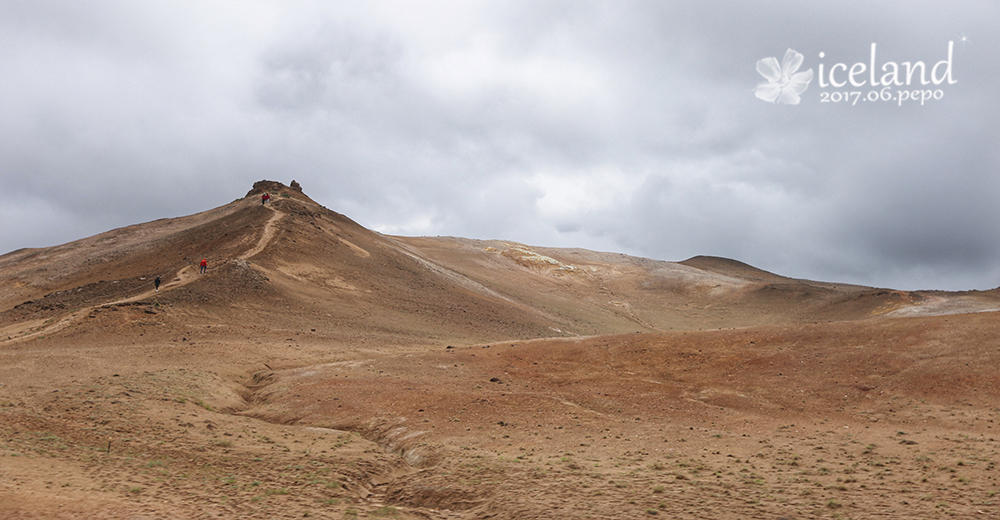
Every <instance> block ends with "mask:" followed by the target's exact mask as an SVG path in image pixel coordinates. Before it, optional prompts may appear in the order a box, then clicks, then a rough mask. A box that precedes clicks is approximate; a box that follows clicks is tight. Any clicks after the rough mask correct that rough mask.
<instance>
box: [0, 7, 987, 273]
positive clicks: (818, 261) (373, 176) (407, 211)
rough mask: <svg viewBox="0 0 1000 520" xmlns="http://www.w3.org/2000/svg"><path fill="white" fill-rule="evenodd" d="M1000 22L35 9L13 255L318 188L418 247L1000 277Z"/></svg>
mask: <svg viewBox="0 0 1000 520" xmlns="http://www.w3.org/2000/svg"><path fill="white" fill-rule="evenodd" d="M998 26H1000V2H996V1H985V0H984V1H957V2H951V3H948V4H944V3H940V2H920V1H918V2H912V1H907V2H903V1H888V2H878V3H870V2H860V1H847V2H839V3H836V4H825V3H819V2H798V1H778V2H769V3H767V4H765V5H759V4H753V3H733V2H698V3H691V2H660V1H627V2H598V1H591V2H587V1H579V2H577V1H573V2H569V1H562V2H555V1H550V2H546V1H541V2H539V1H532V2H527V1H503V2H458V1H449V2H425V3H420V4H419V5H417V4H413V3H411V2H404V1H384V2H366V3H364V5H354V4H352V3H346V2H332V3H331V2H320V1H315V2H313V1H289V2H280V3H268V2H218V3H211V4H204V3H201V2H189V1H177V2H173V1H172V2H158V1H150V2H124V1H102V2H75V1H51V2H47V1H19V0H18V1H7V2H3V3H2V4H0V75H2V77H3V78H4V79H3V81H2V83H0V85H2V86H0V133H2V138H0V181H2V182H3V186H4V198H3V200H4V202H3V204H2V205H0V222H2V225H0V254H2V253H6V252H9V251H13V250H16V249H19V248H23V247H42V246H51V245H56V244H59V243H64V242H68V241H71V240H75V239H79V238H83V237H86V236H90V235H93V234H96V233H100V232H103V231H107V230H109V229H112V228H116V227H121V226H126V225H130V224H136V223H141V222H147V221H150V220H155V219H157V218H164V217H176V216H182V215H187V214H191V213H195V212H199V211H203V210H206V209H210V208H213V207H216V206H219V205H222V204H225V203H227V202H229V201H231V200H233V198H234V197H238V196H242V195H243V194H244V193H246V190H247V189H248V187H249V186H250V185H251V184H252V183H253V182H254V181H256V180H260V179H273V180H279V181H281V182H284V183H286V184H287V183H288V182H290V181H291V180H292V179H295V180H297V181H298V182H300V183H301V184H302V186H303V187H304V189H305V191H306V193H308V194H309V195H310V197H312V198H313V199H314V200H316V201H318V202H320V203H321V204H323V205H324V206H327V207H329V208H331V209H334V210H336V211H338V212H340V213H344V214H346V215H348V216H349V217H351V218H352V219H354V220H356V221H358V222H359V223H360V224H362V225H364V226H366V227H369V228H371V229H374V230H376V231H380V232H384V233H389V234H402V235H452V236H462V237H468V238H479V239H493V238H496V239H507V240H514V241H517V242H522V243H526V244H531V245H537V246H552V247H581V248H587V249H593V250H601V251H615V252H623V253H627V254H631V255H637V256H643V257H649V258H655V259H660V260H673V261H677V260H683V259H686V258H689V257H692V256H696V255H714V256H722V257H728V258H734V259H737V260H740V261H743V262H746V263H749V264H752V265H754V266H757V267H760V268H762V269H766V270H768V271H771V272H775V273H778V274H782V275H785V276H791V277H796V278H808V279H814V280H824V281H835V282H848V283H858V284H864V285H873V286H881V287H892V288H897V289H907V290H915V289H944V290H965V289H989V288H994V287H997V286H1000V268H998V262H997V258H998V257H1000V231H998V230H1000V204H998V202H1000V103H998V101H1000V89H998V88H997V87H998V86H1000V81H998V79H1000V77H998V76H1000V40H998V36H997V34H996V33H997V31H996V30H995V28H996V27H998ZM873 44H874V46H873ZM790 51H791V52H790ZM770 58H773V61H772V60H771V59H770ZM759 62H763V65H759ZM917 63H921V64H922V67H921V66H917V65H916V64H917ZM796 65H797V66H796ZM873 65H874V68H873ZM894 70H895V71H896V72H897V73H896V74H895V75H893V74H892V72H893V71H894ZM873 72H877V74H873ZM946 72H947V74H945V73H946ZM921 75H923V76H921ZM807 76H808V81H806V77H807ZM921 78H922V79H923V81H921ZM793 79H794V81H793ZM796 82H797V83H796ZM873 83H877V85H873ZM790 84H794V85H790ZM904 95H905V99H904V98H903V96H904ZM796 101H797V103H794V102H796Z"/></svg>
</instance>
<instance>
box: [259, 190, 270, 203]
mask: <svg viewBox="0 0 1000 520" xmlns="http://www.w3.org/2000/svg"><path fill="white" fill-rule="evenodd" d="M269 200H271V196H270V195H268V194H267V192H265V193H264V194H263V195H261V196H260V205H261V206H263V205H264V204H267V201H269Z"/></svg>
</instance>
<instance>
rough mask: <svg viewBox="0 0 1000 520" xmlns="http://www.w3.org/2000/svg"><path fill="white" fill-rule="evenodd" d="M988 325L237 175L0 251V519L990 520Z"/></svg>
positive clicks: (752, 272) (706, 263)
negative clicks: (32, 245)
mask: <svg viewBox="0 0 1000 520" xmlns="http://www.w3.org/2000/svg"><path fill="white" fill-rule="evenodd" d="M265 192H266V193H268V194H269V195H270V196H271V200H270V202H269V203H268V204H266V205H265V204H262V200H261V195H262V194H263V193H265ZM202 258H205V259H207V261H208V269H207V272H206V273H204V274H202V273H200V272H199V268H198V264H199V262H200V261H201V259H202ZM157 276H159V277H160V278H161V280H162V281H163V284H162V285H161V287H160V288H159V290H158V291H156V290H154V286H153V280H154V279H155V278H156V277H157ZM997 309H1000V298H998V295H997V294H996V291H988V292H970V293H940V292H903V291H894V290H890V289H877V288H869V287H860V286H852V285H844V284H835V283H825V282H815V281H808V280H797V279H791V278H786V277H783V276H780V275H777V274H773V273H769V272H766V271H763V270H760V269H757V268H754V267H752V266H748V265H746V264H743V263H741V262H738V261H735V260H729V259H722V258H714V257H695V258H692V259H689V260H686V261H683V262H666V261H658V260H650V259H645V258H636V257H630V256H626V255H621V254H615V253H601V252H594V251H587V250H582V249H555V248H544V247H535V246H528V245H524V244H518V243H513V242H505V241H481V240H471V239H463V238H454V237H436V238H430V237H393V236H386V235H382V234H379V233H376V232H372V231H370V230H368V229H365V228H364V227H362V226H360V225H359V224H357V223H355V222H354V221H352V220H350V219H349V218H347V217H346V216H344V215H341V214H339V213H336V212H334V211H331V210H329V209H327V208H324V207H322V206H321V205H320V204H318V203H317V202H315V201H313V200H311V199H310V198H309V197H308V196H307V195H305V193H303V191H302V189H301V187H299V186H298V185H297V184H296V183H294V181H293V183H292V185H291V186H285V185H283V184H281V183H277V182H274V181H260V182H258V183H256V184H254V186H253V188H252V189H251V190H250V191H249V192H248V193H247V194H246V196H245V197H243V198H242V199H239V200H236V201H234V202H232V203H230V204H227V205H225V206H222V207H219V208H215V209H212V210H208V211H205V212H203V213H199V214H196V215H191V216H187V217H181V218H176V219H163V220H158V221H154V222H149V223H145V224H139V225H135V226H129V227H125V228H121V229H116V230H112V231H109V232H107V233H103V234H100V235H96V236H94V237H90V238H86V239H83V240H79V241H76V242H71V243H68V244H64V245H60V246H55V247H50V248H40V249H26V250H20V251H15V252H13V253H9V254H7V255H4V256H0V518H7V517H9V518H76V517H87V518H202V517H208V516H212V517H219V516H222V517H240V518H272V517H275V516H278V517H283V516H288V517H293V516H294V517H302V516H317V517H328V518H356V517H359V516H368V517H379V516H385V517H399V518H434V519H436V518H442V519H443V518H580V517H586V516H588V515H589V516H591V517H594V518H618V517H621V518H635V517H640V516H649V515H655V514H661V513H662V514H664V515H667V516H668V517H670V518H747V517H778V516H785V517H788V518H798V517H806V516H817V515H818V516H824V515H828V514H841V513H846V514H847V516H851V517H867V516H871V515H873V514H876V513H877V512H880V511H881V512H885V511H893V512H896V513H898V514H889V516H895V517H924V516H927V515H930V514H937V513H939V512H941V511H950V512H952V513H955V514H957V515H958V516H962V515H965V514H976V515H980V516H977V517H987V518H988V517H990V516H989V515H994V514H995V511H996V509H995V508H993V507H991V506H992V504H986V502H989V501H990V496H991V494H992V493H994V492H995V491H996V489H995V486H996V481H995V480H994V479H993V474H992V470H993V466H994V461H993V458H994V456H995V453H996V452H995V449H994V448H995V445H994V444H993V443H994V441H993V439H992V438H990V437H989V435H990V434H992V431H991V430H992V428H993V420H994V416H995V413H994V409H993V408H992V406H993V404H994V403H995V402H996V399H997V398H998V397H1000V387H998V384H997V383H998V381H997V379H996V376H995V375H994V374H993V371H992V370H990V369H989V367H991V366H993V365H994V364H995V362H996V361H998V360H1000V356H998V354H997V353H998V350H997V348H996V347H995V345H994V342H995V337H996V333H997V326H998V321H997V319H996V313H995V312H987V311H995V310H997ZM636 333H638V334H636ZM909 441H912V443H910V442H909ZM884 468H891V469H892V471H891V472H890V471H888V470H886V469H884ZM942 468H947V469H942ZM953 479H959V480H957V481H956V482H957V483H958V486H957V487H953V486H951V484H955V482H952V480H953ZM962 479H965V480H962ZM901 489H905V490H906V491H901ZM900 492H903V493H910V494H911V495H912V496H910V495H908V499H904V500H902V501H901V500H896V499H892V500H890V499H884V497H887V496H888V495H895V494H898V493H900ZM924 497H931V498H930V499H926V498H924ZM39 498H43V499H44V500H41V501H40V500H38V499H39ZM942 504H946V505H943V506H942ZM842 508H843V509H842ZM978 511H982V513H979V512H978ZM981 515H987V516H981Z"/></svg>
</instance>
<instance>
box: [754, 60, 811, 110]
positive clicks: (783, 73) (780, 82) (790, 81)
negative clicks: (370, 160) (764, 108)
mask: <svg viewBox="0 0 1000 520" xmlns="http://www.w3.org/2000/svg"><path fill="white" fill-rule="evenodd" d="M801 66H802V55H801V54H799V53H797V52H795V51H793V50H792V49H788V50H787V51H785V58H784V59H783V60H781V67H778V59H777V58H775V57H773V56H772V57H770V58H764V59H762V60H760V61H758V62H757V72H759V73H760V75H761V76H764V77H765V78H767V81H764V82H761V83H760V84H758V85H757V88H755V89H754V91H753V93H754V95H756V96H757V97H759V98H760V99H763V100H764V101H767V102H768V103H782V104H784V105H798V104H799V101H800V98H799V95H801V94H802V93H803V92H805V91H806V89H807V88H809V82H810V81H812V79H813V70H812V69H809V70H807V71H805V72H799V73H796V72H795V71H797V70H799V67H801Z"/></svg>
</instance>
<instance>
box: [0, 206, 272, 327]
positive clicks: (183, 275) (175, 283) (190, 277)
mask: <svg viewBox="0 0 1000 520" xmlns="http://www.w3.org/2000/svg"><path fill="white" fill-rule="evenodd" d="M265 207H266V208H268V209H270V210H271V211H272V212H274V215H272V216H271V218H270V219H268V221H267V224H265V225H264V232H263V233H262V234H261V237H260V240H258V241H257V244H256V245H254V247H252V248H251V249H249V250H247V251H246V252H245V253H243V254H241V255H240V256H239V257H238V258H239V259H240V260H247V259H249V258H252V257H254V256H255V255H257V254H259V253H260V252H261V251H263V250H264V248H266V247H267V245H268V244H269V243H270V242H271V240H272V239H273V238H274V236H275V234H276V232H277V225H276V224H277V222H278V221H279V220H281V219H282V218H284V216H285V213H282V212H281V211H278V210H276V209H274V207H272V206H265ZM199 278H200V275H199V274H198V273H197V271H196V268H195V267H194V266H187V267H184V268H182V269H181V270H180V271H178V272H177V275H176V276H175V277H174V279H173V280H171V281H169V282H167V283H166V284H164V285H161V286H160V289H161V290H162V292H168V291H172V290H174V289H178V288H180V287H184V286H185V285H188V284H190V283H193V282H195V281H196V280H198V279H199ZM157 294H159V291H157V290H156V289H155V288H154V289H153V290H152V291H144V292H141V293H139V294H136V295H134V296H129V297H127V298H122V299H119V300H113V301H109V302H103V303H100V304H97V305H92V306H90V307H85V308H82V309H80V310H78V311H75V312H71V313H69V314H67V315H65V316H63V317H61V318H59V319H58V320H56V321H54V322H51V323H48V324H46V323H45V322H37V321H36V322H32V323H25V326H23V327H21V328H20V331H24V330H32V329H34V330H33V331H32V332H30V333H24V334H18V332H19V331H7V336H10V337H11V338H12V339H9V340H5V341H2V343H17V342H21V341H27V340H30V339H32V338H37V337H41V336H47V335H50V334H54V333H56V332H59V331H61V330H63V329H65V328H66V327H69V326H70V325H72V324H74V323H77V322H79V321H81V320H83V319H84V318H85V317H87V316H90V315H91V313H93V311H94V309H97V308H100V307H107V306H111V305H122V304H126V303H131V302H135V301H140V300H144V299H146V298H150V297H152V296H155V295H157Z"/></svg>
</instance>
